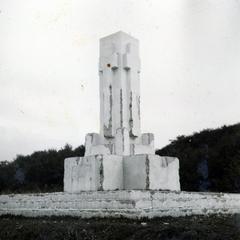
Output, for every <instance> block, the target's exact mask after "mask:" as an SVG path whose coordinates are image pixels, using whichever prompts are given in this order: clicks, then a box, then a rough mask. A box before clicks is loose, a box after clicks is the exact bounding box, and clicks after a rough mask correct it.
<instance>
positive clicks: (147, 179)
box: [145, 155, 149, 190]
mask: <svg viewBox="0 0 240 240" xmlns="http://www.w3.org/2000/svg"><path fill="white" fill-rule="evenodd" d="M145 164H146V190H149V158H148V155H147V156H146V161H145Z"/></svg>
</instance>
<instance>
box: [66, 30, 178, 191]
mask: <svg viewBox="0 0 240 240" xmlns="http://www.w3.org/2000/svg"><path fill="white" fill-rule="evenodd" d="M139 73H140V59H139V42H138V40H137V39H135V38H133V37H131V36H130V35H128V34H126V33H124V32H117V33H115V34H112V35H110V36H107V37H104V38H102V39H101V40H100V60H99V76H100V134H97V133H90V134H87V135H86V140H85V148H86V152H85V156H84V157H73V158H67V159H65V166H64V191H65V192H69V193H78V192H81V191H97V190H117V189H119V190H120V189H127V190H128V189H131V190H133V189H143V190H149V189H152V190H180V183H179V160H178V159H177V158H173V157H160V156H158V155H155V151H154V136H153V134H152V133H143V134H141V128H140V122H141V121H140V120H141V118H140V83H139Z"/></svg>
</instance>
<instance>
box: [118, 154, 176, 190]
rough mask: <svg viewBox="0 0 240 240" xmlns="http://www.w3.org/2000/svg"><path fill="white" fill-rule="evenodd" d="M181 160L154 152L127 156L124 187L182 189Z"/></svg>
mask: <svg viewBox="0 0 240 240" xmlns="http://www.w3.org/2000/svg"><path fill="white" fill-rule="evenodd" d="M178 172H179V160H178V159H177V158H171V157H160V156H158V155H152V154H140V155H133V156H125V157H124V163H123V174H124V189H141V190H143V189H147V190H148V189H153V190H173V191H174V190H176V191H179V190H180V183H179V175H178Z"/></svg>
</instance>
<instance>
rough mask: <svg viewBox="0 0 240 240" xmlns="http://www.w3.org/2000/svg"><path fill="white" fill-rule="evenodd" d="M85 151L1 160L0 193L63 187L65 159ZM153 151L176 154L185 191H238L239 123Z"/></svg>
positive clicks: (66, 148) (38, 153) (67, 150)
mask: <svg viewBox="0 0 240 240" xmlns="http://www.w3.org/2000/svg"><path fill="white" fill-rule="evenodd" d="M84 153H85V148H84V146H83V145H81V146H79V147H77V148H75V149H73V148H72V147H71V146H70V145H68V144H67V145H65V146H64V147H63V148H62V149H60V150H58V151H57V150H54V149H50V150H45V151H36V152H34V153H32V154H31V155H26V156H23V155H17V157H16V158H15V159H14V161H13V162H7V161H4V162H0V193H21V192H54V191H62V190H63V175H64V159H65V158H68V157H75V156H84ZM156 154H158V155H161V156H173V157H178V158H179V161H180V183H181V189H182V190H184V191H217V192H238V193H239V192H240V124H235V125H232V126H223V127H221V128H218V129H214V130H211V129H206V130H203V131H201V132H199V133H194V134H192V135H191V136H178V137H177V138H176V139H175V140H173V141H171V143H170V144H169V145H167V146H166V147H164V148H162V149H159V150H157V151H156Z"/></svg>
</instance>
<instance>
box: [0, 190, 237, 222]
mask: <svg viewBox="0 0 240 240" xmlns="http://www.w3.org/2000/svg"><path fill="white" fill-rule="evenodd" d="M234 213H240V194H222V193H194V192H167V191H92V192H81V193H79V194H68V193H63V192H59V193H45V194H16V195H14V194H12V195H0V215H4V214H11V215H23V216H28V217H38V216H74V217H82V218H92V217H100V218H101V217H115V218H116V217H126V218H133V219H138V218H142V217H146V218H154V217H163V216H173V217H178V216H185V215H199V214H200V215H208V214H234Z"/></svg>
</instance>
